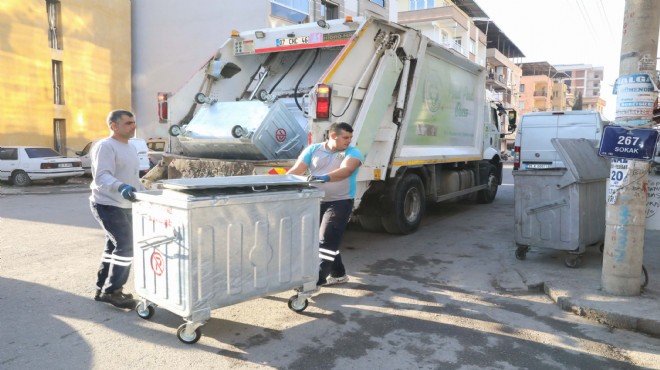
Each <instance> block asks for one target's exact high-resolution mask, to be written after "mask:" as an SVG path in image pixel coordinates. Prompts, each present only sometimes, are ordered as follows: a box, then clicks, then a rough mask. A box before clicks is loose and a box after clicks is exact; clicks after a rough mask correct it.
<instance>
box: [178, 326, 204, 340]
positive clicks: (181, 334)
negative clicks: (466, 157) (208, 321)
mask: <svg viewBox="0 0 660 370" xmlns="http://www.w3.org/2000/svg"><path fill="white" fill-rule="evenodd" d="M187 325H188V324H181V326H179V329H177V331H176V337H177V338H179V340H180V341H182V342H183V343H185V344H195V343H197V342H198V341H199V339H200V338H201V337H202V329H200V328H197V329H195V331H194V332H192V334H190V335H187V334H186V326H187Z"/></svg>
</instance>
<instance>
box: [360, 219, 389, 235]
mask: <svg viewBox="0 0 660 370" xmlns="http://www.w3.org/2000/svg"><path fill="white" fill-rule="evenodd" d="M358 221H360V226H362V228H363V229H365V230H367V231H371V232H374V233H378V232H382V231H383V230H384V228H383V222H382V221H381V217H380V216H371V215H359V216H358Z"/></svg>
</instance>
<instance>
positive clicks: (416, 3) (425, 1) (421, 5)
mask: <svg viewBox="0 0 660 370" xmlns="http://www.w3.org/2000/svg"><path fill="white" fill-rule="evenodd" d="M430 8H435V0H410V10H421V9H430Z"/></svg>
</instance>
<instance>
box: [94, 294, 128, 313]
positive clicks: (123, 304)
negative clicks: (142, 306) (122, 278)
mask: <svg viewBox="0 0 660 370" xmlns="http://www.w3.org/2000/svg"><path fill="white" fill-rule="evenodd" d="M131 297H132V295H131ZM97 301H99V302H106V303H110V304H111V305H113V306H115V307H119V308H130V309H133V308H135V306H136V305H137V301H136V300H135V299H133V298H128V295H126V294H124V293H122V292H121V291H117V292H114V293H101V294H100V295H99V298H98V299H97Z"/></svg>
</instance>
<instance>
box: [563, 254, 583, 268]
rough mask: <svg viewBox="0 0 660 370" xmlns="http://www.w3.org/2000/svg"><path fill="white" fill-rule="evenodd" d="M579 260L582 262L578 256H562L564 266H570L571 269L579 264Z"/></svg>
mask: <svg viewBox="0 0 660 370" xmlns="http://www.w3.org/2000/svg"><path fill="white" fill-rule="evenodd" d="M580 262H582V259H581V258H580V256H575V257H574V256H568V257H566V258H564V264H565V265H566V267H570V268H572V269H574V268H578V267H579V266H580Z"/></svg>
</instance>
